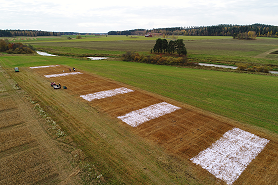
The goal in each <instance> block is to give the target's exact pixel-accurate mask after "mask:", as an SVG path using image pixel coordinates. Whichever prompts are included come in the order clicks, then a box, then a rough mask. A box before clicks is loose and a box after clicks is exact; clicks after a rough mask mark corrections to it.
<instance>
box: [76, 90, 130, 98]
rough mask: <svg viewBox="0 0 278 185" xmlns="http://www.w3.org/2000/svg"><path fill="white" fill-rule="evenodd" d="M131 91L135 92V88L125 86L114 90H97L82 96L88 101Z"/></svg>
mask: <svg viewBox="0 0 278 185" xmlns="http://www.w3.org/2000/svg"><path fill="white" fill-rule="evenodd" d="M129 92H133V90H131V89H128V88H125V87H121V88H117V89H112V90H108V91H100V92H96V93H93V94H86V95H81V96H80V97H81V98H83V99H85V100H87V101H92V100H95V99H102V98H107V97H111V96H115V95H118V94H125V93H129Z"/></svg>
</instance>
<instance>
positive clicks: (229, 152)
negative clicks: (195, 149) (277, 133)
mask: <svg viewBox="0 0 278 185" xmlns="http://www.w3.org/2000/svg"><path fill="white" fill-rule="evenodd" d="M268 142H269V140H267V139H265V138H260V137H258V136H256V135H254V134H251V133H249V132H246V131H244V130H241V129H239V128H234V129H232V130H229V131H228V132H226V133H225V134H224V135H223V136H222V138H220V139H219V140H218V141H216V142H215V143H213V144H212V146H211V147H209V148H207V149H206V150H204V151H202V152H200V153H199V154H198V155H197V156H195V157H193V158H192V159H190V160H191V161H192V162H193V163H195V164H198V165H200V166H202V168H204V169H206V170H208V171H209V172H210V173H211V174H213V175H214V176H216V177H217V178H219V179H222V180H223V181H225V182H226V183H227V184H229V185H230V184H233V182H234V181H235V180H236V179H237V178H238V177H239V176H240V175H241V173H242V172H243V171H244V170H245V168H246V167H247V166H248V165H249V163H250V162H251V161H252V160H253V159H255V158H256V156H257V155H258V154H259V153H260V152H261V151H262V150H263V148H264V147H265V146H266V144H267V143H268Z"/></svg>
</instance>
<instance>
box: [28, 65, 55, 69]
mask: <svg viewBox="0 0 278 185" xmlns="http://www.w3.org/2000/svg"><path fill="white" fill-rule="evenodd" d="M56 66H59V65H49V66H35V67H30V69H39V68H47V67H56Z"/></svg>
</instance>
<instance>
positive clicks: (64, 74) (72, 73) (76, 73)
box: [44, 72, 83, 78]
mask: <svg viewBox="0 0 278 185" xmlns="http://www.w3.org/2000/svg"><path fill="white" fill-rule="evenodd" d="M78 74H83V73H80V72H71V73H60V74H53V75H44V76H45V77H46V78H53V77H61V76H68V75H78Z"/></svg>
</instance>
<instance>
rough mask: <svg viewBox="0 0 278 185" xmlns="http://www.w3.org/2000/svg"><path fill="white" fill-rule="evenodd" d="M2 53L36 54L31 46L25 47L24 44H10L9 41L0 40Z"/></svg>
mask: <svg viewBox="0 0 278 185" xmlns="http://www.w3.org/2000/svg"><path fill="white" fill-rule="evenodd" d="M0 52H6V53H9V54H32V53H34V52H35V50H34V48H33V47H32V46H31V45H28V46H27V45H24V44H22V43H20V42H19V43H10V42H9V41H8V40H7V39H6V40H3V39H1V40H0Z"/></svg>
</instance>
